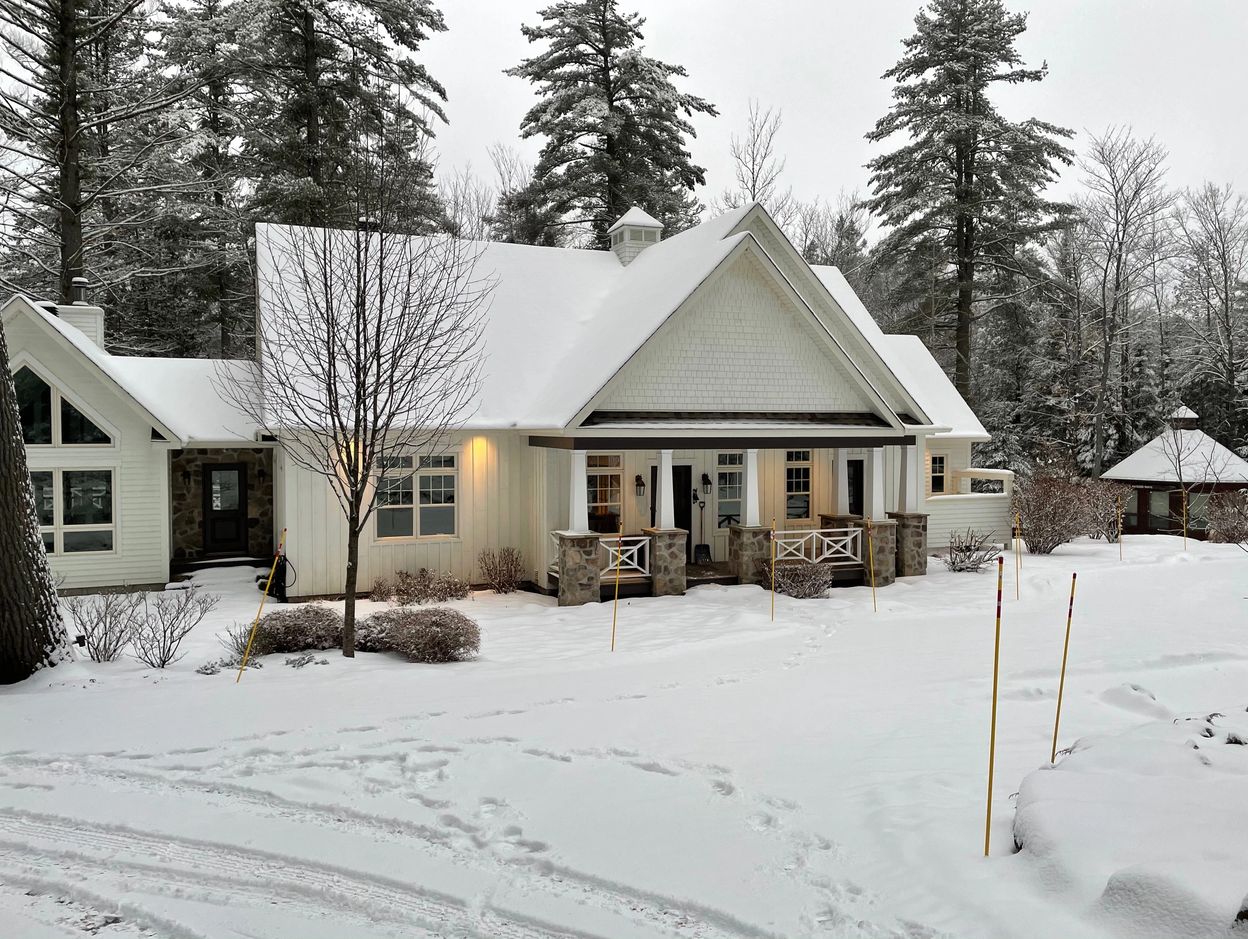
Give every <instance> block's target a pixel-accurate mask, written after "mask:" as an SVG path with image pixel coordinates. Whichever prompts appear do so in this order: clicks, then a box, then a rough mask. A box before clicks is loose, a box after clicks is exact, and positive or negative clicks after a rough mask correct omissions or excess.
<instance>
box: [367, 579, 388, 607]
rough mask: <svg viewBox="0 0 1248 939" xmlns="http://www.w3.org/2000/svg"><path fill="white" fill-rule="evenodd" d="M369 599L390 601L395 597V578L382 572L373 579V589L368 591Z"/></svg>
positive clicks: (380, 601) (381, 601)
mask: <svg viewBox="0 0 1248 939" xmlns="http://www.w3.org/2000/svg"><path fill="white" fill-rule="evenodd" d="M368 599H370V600H376V601H377V602H379V603H383V602H388V601H390V600H393V599H394V580H393V579H392V578H390V577H387V576H386V575H385V574H382V575H381V576H380V577H378V578H377V579H375V580H374V581H373V586H372V589H370V590H369V591H368Z"/></svg>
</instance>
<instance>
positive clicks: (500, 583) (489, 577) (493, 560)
mask: <svg viewBox="0 0 1248 939" xmlns="http://www.w3.org/2000/svg"><path fill="white" fill-rule="evenodd" d="M477 563H478V564H479V565H480V567H481V579H482V580H484V581H485V582H486V584H488V585H489V586H490V588H491V589H492V590H493V591H494V592H495V593H515V592H516V589H517V588H518V587H519V586H520V584H521V583H522V582H523V581H524V574H525V570H524V555H522V554H521V553H520V552H519V551H517V550H516V549H515V548H499V549H498V550H497V551H489V550H486V551H482V552H481V555H480V556H479V557H478V558H477Z"/></svg>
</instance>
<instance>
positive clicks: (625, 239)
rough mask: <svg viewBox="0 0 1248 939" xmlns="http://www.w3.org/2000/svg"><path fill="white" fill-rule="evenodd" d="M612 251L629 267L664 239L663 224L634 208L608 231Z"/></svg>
mask: <svg viewBox="0 0 1248 939" xmlns="http://www.w3.org/2000/svg"><path fill="white" fill-rule="evenodd" d="M607 236H608V237H609V238H610V239H611V250H612V251H614V252H615V256H616V257H617V258H619V259H620V263H621V264H623V265H624V266H625V267H627V266H628V265H629V264H631V263H632V262H633V259H634V258H635V257H637V255H639V254H641V252H643V251H645V250H646V249H647V248H648V247H650V246H651V245H653V244H658V242H659V239H660V238H662V237H663V223H662V222H660V221H659V220H658V219H657V218H655V217H654V216H652V215H649V214H647V213H646V212H643V211H642V210H641V209H639V208H637V206H633V207H632V208H631V209H629V210H628V211H627V212H625V213H624V214H623V215H622V216H620V218H619V221H617V222H616V223H615V224H614V225H612V226H611V227H610V228H608V229H607Z"/></svg>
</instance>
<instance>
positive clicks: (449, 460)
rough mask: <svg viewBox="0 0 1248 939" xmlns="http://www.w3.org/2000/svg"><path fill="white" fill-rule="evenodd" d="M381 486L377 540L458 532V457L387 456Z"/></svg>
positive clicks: (440, 455)
mask: <svg viewBox="0 0 1248 939" xmlns="http://www.w3.org/2000/svg"><path fill="white" fill-rule="evenodd" d="M380 466H381V468H382V471H383V473H384V474H385V475H383V476H382V478H381V479H380V480H379V481H378V483H377V537H378V538H413V537H420V538H425V537H430V536H434V535H454V534H455V533H456V517H455V491H456V488H457V485H456V482H457V480H456V475H457V474H456V472H455V457H454V455H451V454H439V455H437V456H422V457H421V458H420V459H419V460H416V459H415V458H413V457H410V456H391V457H385V458H384V459H383V460H381V461H380Z"/></svg>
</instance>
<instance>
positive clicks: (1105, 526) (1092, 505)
mask: <svg viewBox="0 0 1248 939" xmlns="http://www.w3.org/2000/svg"><path fill="white" fill-rule="evenodd" d="M1081 485H1082V487H1083V496H1084V505H1083V508H1084V512H1085V513H1086V515H1087V523H1088V534H1089V535H1092V536H1093V537H1096V538H1104V539H1105V540H1106V541H1108V542H1109V543H1110V544H1117V542H1118V537H1119V535H1120V534H1121V532H1120V531H1119V529H1118V520H1119V511H1120V510H1121V511H1122V512H1125V511H1126V510H1127V506H1128V504H1129V503H1128V502H1127V500H1128V499H1131V498H1134V497H1135V490H1134V489H1132V488H1131V487H1130V486H1124V485H1123V484H1122V483H1116V482H1111V481H1110V480H1108V479H1085V480H1083V481H1082V483H1081Z"/></svg>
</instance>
